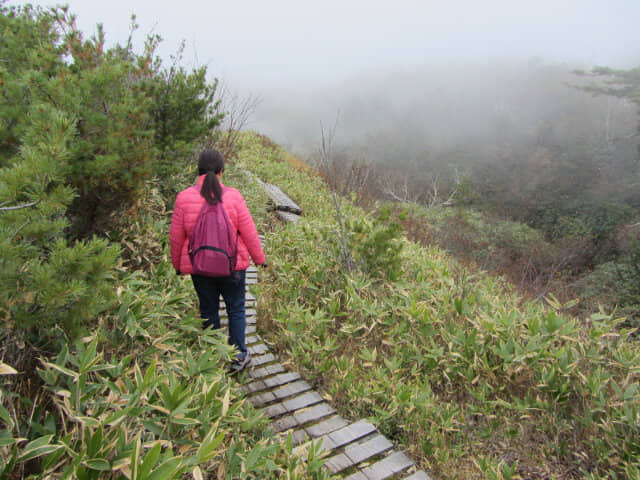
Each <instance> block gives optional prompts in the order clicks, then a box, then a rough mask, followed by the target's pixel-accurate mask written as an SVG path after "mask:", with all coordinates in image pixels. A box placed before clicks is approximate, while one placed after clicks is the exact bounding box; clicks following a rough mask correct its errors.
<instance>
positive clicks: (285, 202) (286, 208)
mask: <svg viewBox="0 0 640 480" xmlns="http://www.w3.org/2000/svg"><path fill="white" fill-rule="evenodd" d="M262 186H263V187H264V190H265V192H266V193H267V196H268V197H269V198H270V199H271V201H272V202H273V204H274V206H275V209H276V210H280V211H283V212H291V213H296V214H298V215H300V214H301V213H302V209H301V208H300V207H299V206H298V205H296V203H295V202H294V201H293V200H291V199H290V198H289V197H288V196H287V195H286V194H285V193H284V192H283V191H282V190H280V189H279V188H278V187H276V186H275V185H272V184H271V183H263V184H262Z"/></svg>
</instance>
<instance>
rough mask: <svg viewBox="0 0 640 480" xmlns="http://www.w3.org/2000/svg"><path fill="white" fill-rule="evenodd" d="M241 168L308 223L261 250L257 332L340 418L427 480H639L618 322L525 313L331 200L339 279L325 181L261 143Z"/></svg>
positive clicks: (509, 291)
mask: <svg viewBox="0 0 640 480" xmlns="http://www.w3.org/2000/svg"><path fill="white" fill-rule="evenodd" d="M258 140H259V138H258ZM240 158H241V159H242V162H243V164H245V165H246V166H247V167H248V168H251V169H252V170H253V171H254V172H255V173H257V174H258V176H259V177H260V178H262V179H264V180H266V181H269V182H271V183H275V184H277V185H278V186H280V187H281V188H282V189H283V190H284V191H286V192H287V193H288V194H289V195H290V196H291V197H292V198H293V199H294V200H295V201H296V203H298V204H299V205H300V206H301V207H302V208H303V209H304V211H305V214H304V215H303V218H302V220H301V221H300V222H298V223H297V224H294V225H289V226H287V227H286V228H282V229H280V228H278V229H276V230H274V231H273V232H272V233H271V234H270V235H269V236H268V242H267V243H268V245H267V248H268V251H269V257H270V259H271V262H272V264H273V269H272V270H271V272H270V275H269V276H268V277H267V278H264V279H263V281H262V282H261V291H260V299H261V300H260V301H261V308H260V316H261V317H260V318H261V321H262V324H263V328H264V329H266V332H267V335H268V337H269V339H270V341H272V342H273V344H274V347H275V348H276V349H278V350H279V351H280V353H281V355H283V356H285V357H289V358H290V359H291V362H292V363H294V364H295V365H296V366H297V367H298V368H301V369H302V370H303V371H304V372H305V375H306V376H307V377H308V378H310V379H311V380H313V381H314V383H315V384H316V385H317V387H319V388H320V389H322V390H323V391H324V392H326V394H327V395H328V396H329V397H330V398H331V399H332V401H333V404H334V405H336V406H337V407H338V408H339V409H340V411H341V413H342V414H344V415H346V416H347V417H352V418H359V417H371V418H373V419H374V421H375V422H376V424H377V425H378V426H379V428H380V429H381V430H382V431H383V433H385V434H386V435H388V436H389V437H390V438H392V439H394V440H395V441H397V442H398V443H399V444H400V445H402V446H403V447H404V448H405V449H406V450H407V451H408V452H409V453H410V454H411V455H412V456H413V458H414V459H416V460H417V461H418V462H419V463H421V465H422V466H423V467H425V468H426V469H427V470H430V471H432V472H433V473H434V476H435V477H436V478H443V479H445V478H518V476H519V478H602V477H608V478H638V475H639V472H640V470H638V469H639V467H640V461H639V459H640V456H639V454H640V450H639V448H640V436H639V435H638V426H639V420H640V417H639V415H640V389H639V387H638V381H639V380H640V348H639V346H638V344H637V340H635V339H634V338H633V337H632V336H631V335H632V331H631V330H628V329H625V328H622V327H621V326H620V320H615V319H613V318H612V317H611V316H609V315H606V314H604V313H602V312H593V313H592V314H591V315H589V316H588V317H587V318H584V319H577V318H571V317H568V316H565V315H562V314H560V313H558V312H557V311H555V310H554V309H552V308H544V307H543V306H542V305H541V304H540V303H539V302H537V303H536V302H531V301H527V300H525V299H523V298H522V297H521V296H520V295H518V294H516V293H515V292H514V291H513V288H512V287H510V285H509V284H507V283H506V282H503V281H501V280H500V279H497V278H492V277H489V276H487V275H486V274H483V273H481V272H479V271H477V270H472V269H469V268H467V267H465V266H464V265H463V264H460V263H458V262H456V261H455V260H453V259H452V258H451V257H450V256H449V255H447V254H445V253H444V252H443V251H441V250H439V249H438V248H434V247H430V248H429V247H422V246H420V245H418V244H416V243H413V242H411V241H409V240H407V239H406V238H405V236H404V235H403V234H402V233H401V229H400V228H399V227H398V224H397V223H395V222H394V221H393V217H392V215H391V211H390V209H389V208H388V206H384V205H378V206H377V207H376V208H374V209H373V210H372V211H369V212H365V211H363V210H362V209H360V208H358V207H356V206H354V205H353V204H352V203H351V202H349V201H347V200H343V201H342V204H341V211H342V214H343V215H344V217H345V219H346V231H347V235H348V245H349V248H350V252H351V255H352V256H353V260H354V263H355V264H356V265H357V268H356V270H355V271H353V272H347V271H346V268H345V265H344V262H343V261H342V259H343V253H342V250H341V247H340V242H339V238H338V237H337V235H338V232H339V227H338V224H337V221H336V217H335V209H334V207H333V203H332V199H331V194H330V192H329V190H328V187H327V185H326V184H325V183H324V181H323V180H322V179H321V178H320V177H319V176H318V175H317V174H314V173H313V172H310V171H309V169H308V168H304V167H298V168H296V166H295V164H292V163H291V162H289V161H287V160H286V159H287V158H288V156H287V155H286V154H285V153H284V152H283V151H282V150H281V149H280V148H279V147H277V146H276V145H273V144H271V143H270V142H269V141H268V140H266V139H262V141H261V142H256V137H255V136H247V137H246V138H245V139H244V144H243V148H242V150H241V153H240ZM400 217H401V218H400V220H402V219H403V218H405V217H404V215H401V216H400ZM425 228H426V226H425ZM523 234H526V232H523ZM552 302H553V300H552ZM556 306H557V307H558V308H559V309H560V308H562V305H559V304H557V303H556Z"/></svg>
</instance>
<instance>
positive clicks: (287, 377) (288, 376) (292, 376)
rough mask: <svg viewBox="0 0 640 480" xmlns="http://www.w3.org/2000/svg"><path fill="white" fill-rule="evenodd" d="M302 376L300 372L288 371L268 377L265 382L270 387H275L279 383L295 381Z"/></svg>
mask: <svg viewBox="0 0 640 480" xmlns="http://www.w3.org/2000/svg"><path fill="white" fill-rule="evenodd" d="M300 378H301V377H300V374H299V373H298V372H286V373H281V374H280V375H276V376H275V377H271V378H266V379H265V380H264V383H265V385H266V386H267V387H268V388H273V387H277V386H279V385H284V384H285V383H289V382H295V381H296V380H300Z"/></svg>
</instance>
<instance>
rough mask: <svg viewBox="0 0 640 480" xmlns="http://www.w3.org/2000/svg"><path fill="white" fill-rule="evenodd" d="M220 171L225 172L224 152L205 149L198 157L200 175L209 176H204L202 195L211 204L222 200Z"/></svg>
mask: <svg viewBox="0 0 640 480" xmlns="http://www.w3.org/2000/svg"><path fill="white" fill-rule="evenodd" d="M220 172H224V158H222V154H221V153H220V152H218V151H217V150H213V149H207V150H203V151H202V153H200V156H199V157H198V175H204V174H206V175H207V176H206V177H204V182H203V183H202V188H201V189H200V195H202V196H203V197H204V199H205V200H206V201H207V202H209V203H210V204H211V205H215V204H216V203H218V202H222V186H221V185H220V182H219V181H218V177H217V175H218V174H219V173H220Z"/></svg>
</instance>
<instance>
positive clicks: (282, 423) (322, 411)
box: [273, 402, 336, 441]
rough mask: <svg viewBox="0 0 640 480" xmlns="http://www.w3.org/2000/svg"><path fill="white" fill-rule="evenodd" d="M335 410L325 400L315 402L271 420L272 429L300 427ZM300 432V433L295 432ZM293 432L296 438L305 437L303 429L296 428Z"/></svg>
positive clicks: (279, 430)
mask: <svg viewBox="0 0 640 480" xmlns="http://www.w3.org/2000/svg"><path fill="white" fill-rule="evenodd" d="M334 413H336V411H335V410H334V409H333V407H332V406H331V405H329V404H328V403H327V402H322V403H317V404H315V405H313V406H311V407H309V408H303V409H302V410H296V411H295V412H293V413H291V414H289V415H285V416H283V417H280V418H278V419H277V420H275V421H274V422H273V429H274V431H275V432H276V433H281V432H284V431H286V430H290V429H292V428H297V427H302V426H304V425H306V424H307V423H310V422H315V421H316V420H320V419H322V418H325V417H327V416H329V415H333V414H334ZM296 432H301V433H296ZM296 432H293V433H294V434H295V435H296V438H298V436H299V435H302V437H301V438H303V441H304V439H306V437H307V433H306V432H305V431H304V429H301V430H296Z"/></svg>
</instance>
